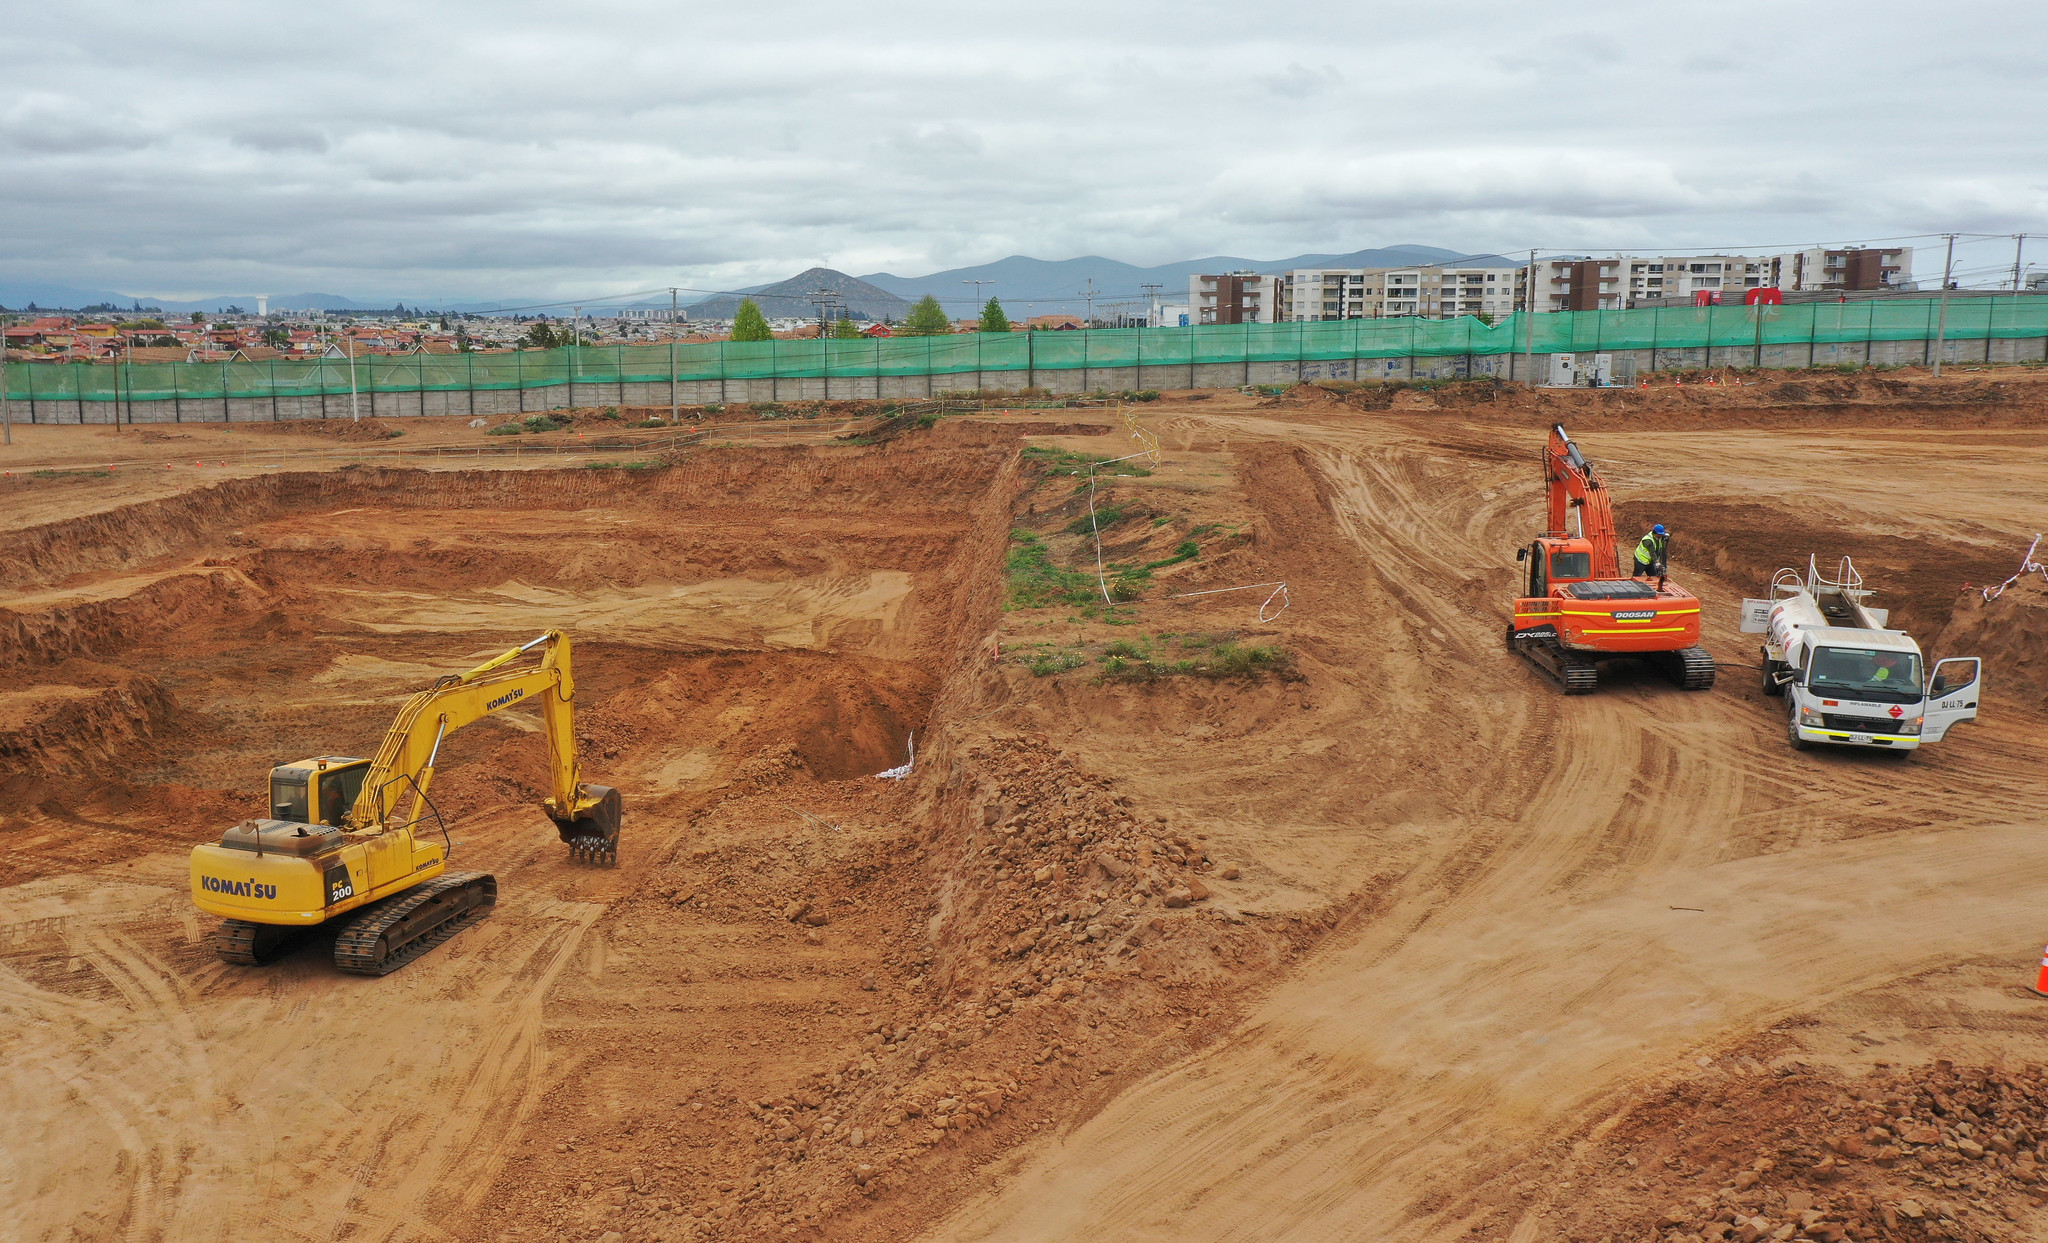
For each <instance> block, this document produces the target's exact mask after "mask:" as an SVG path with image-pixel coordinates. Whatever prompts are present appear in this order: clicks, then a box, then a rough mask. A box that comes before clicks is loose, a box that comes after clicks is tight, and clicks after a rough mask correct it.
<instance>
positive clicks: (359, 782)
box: [270, 755, 370, 828]
mask: <svg viewBox="0 0 2048 1243" xmlns="http://www.w3.org/2000/svg"><path fill="white" fill-rule="evenodd" d="M369 771H370V761H368V760H366V759H360V758H358V757H356V756H353V755H321V756H315V757H314V758H312V759H307V760H299V761H297V762H296V763H291V764H279V765H278V766H277V767H275V768H273V769H271V770H270V814H271V817H272V818H273V819H277V820H288V821H290V822H292V823H293V824H324V825H329V826H331V827H333V828H340V827H341V822H342V819H343V817H345V816H347V815H348V810H349V808H351V807H353V806H355V803H356V796H357V795H358V794H361V793H362V792H363V778H364V777H365V776H367V775H368V774H369Z"/></svg>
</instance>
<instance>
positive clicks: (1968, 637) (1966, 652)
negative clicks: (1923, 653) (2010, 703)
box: [1934, 574, 2048, 711]
mask: <svg viewBox="0 0 2048 1243" xmlns="http://www.w3.org/2000/svg"><path fill="white" fill-rule="evenodd" d="M1934 650H1935V651H1936V652H1937V653H1938V654H1940V655H1942V656H1981V657H1983V658H1984V677H1985V683H1986V685H1987V686H1989V687H1990V688H1991V689H1993V690H1995V691H1998V692H2000V693H2001V694H2010V695H2013V696H2016V697H2018V698H2019V699H2021V700H2022V701H2024V702H2026V703H2027V704H2029V705H2030V706H2032V707H2035V708H2040V709H2042V710H2044V711H2048V575H2040V574H2029V575H2026V576H2024V577H2022V578H2021V579H2020V580H2019V581H2018V582H2016V583H2014V584H2013V585H2012V586H2010V587H2007V588H2006V589H2005V590H2004V591H2003V592H2000V593H1999V594H1998V596H1997V597H1996V598H1994V599H1991V600H1986V599H1985V598H1984V594H1983V593H1982V592H1980V591H1965V592H1964V593H1963V594H1962V596H1961V598H1959V599H1958V600H1957V601H1956V607H1955V612H1954V613H1952V614H1951V615H1950V617H1949V623H1948V626H1947V627H1946V628H1945V629H1943V630H1942V632H1941V638H1940V639H1939V640H1938V641H1937V642H1936V643H1935V645H1934Z"/></svg>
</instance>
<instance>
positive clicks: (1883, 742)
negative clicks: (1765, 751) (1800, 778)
mask: <svg viewBox="0 0 2048 1243" xmlns="http://www.w3.org/2000/svg"><path fill="white" fill-rule="evenodd" d="M1870 594H1871V593H1870V591H1869V590H1868V589H1867V588H1865V587H1864V585H1863V576H1862V575H1860V574H1858V573H1857V572H1856V567H1855V566H1854V565H1852V564H1851V563H1850V561H1849V558H1847V557H1844V558H1842V562H1841V565H1840V567H1839V568H1838V569H1837V570H1836V572H1835V576H1834V577H1833V578H1829V577H1827V576H1826V575H1823V574H1822V573H1821V572H1820V568H1819V566H1818V565H1817V564H1816V562H1815V560H1814V558H1812V557H1808V558H1807V560H1806V573H1805V575H1804V576H1803V577H1802V576H1801V575H1800V573H1799V571H1798V570H1794V569H1784V570H1779V571H1778V572H1777V573H1776V574H1775V575H1773V576H1772V577H1771V597H1770V599H1768V600H1744V601H1743V602H1742V630H1743V632H1744V633H1746V634H1762V635H1764V636H1765V639H1764V644H1763V656H1764V659H1763V690H1764V694H1765V695H1767V696H1772V697H1776V696H1781V695H1782V696H1783V697H1784V698H1785V699H1786V701H1787V712H1786V721H1785V733H1786V736H1787V737H1788V738H1789V739H1790V740H1791V743H1792V749H1793V750H1795V751H1804V750H1806V749H1807V748H1808V747H1811V746H1813V745H1815V744H1816V743H1835V744H1839V745H1843V746H1852V747H1882V748H1886V749H1888V750H1892V751H1912V750H1916V749H1917V748H1919V747H1920V746H1921V745H1922V744H1924V743H1929V742H1940V741H1941V739H1942V736H1943V735H1945V734H1946V733H1948V730H1949V727H1950V726H1951V725H1954V724H1956V723H1957V722H1959V721H1974V720H1976V719H1977V700H1978V696H1979V692H1980V691H1982V689H1983V662H1981V661H1980V660H1978V659H1977V658H1976V657H1974V656H1951V657H1949V658H1947V659H1945V660H1942V661H1940V662H1939V663H1937V664H1936V665H1935V666H1934V668H1933V669H1932V670H1925V669H1923V663H1924V662H1923V661H1922V660H1921V657H1920V645H1919V644H1917V643H1915V642H1914V641H1913V636H1911V635H1909V634H1907V633H1906V632H1905V631H1903V630H1887V629H1886V628H1885V621H1886V620H1887V612H1886V610H1884V609H1878V608H1872V607H1870V606H1869V605H1867V604H1865V603H1864V601H1865V600H1866V599H1868V598H1869V596H1870ZM1923 673H1926V674H1927V675H1928V676H1927V677H1926V678H1925V680H1924V681H1923V679H1922V675H1923Z"/></svg>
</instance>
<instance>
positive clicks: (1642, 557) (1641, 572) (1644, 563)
mask: <svg viewBox="0 0 2048 1243" xmlns="http://www.w3.org/2000/svg"><path fill="white" fill-rule="evenodd" d="M1670 549H1671V536H1670V534H1669V533H1668V532H1666V531H1665V530H1664V524H1663V523H1661V522H1659V523H1657V524H1656V525H1654V526H1652V527H1651V528H1650V529H1649V531H1648V532H1647V533H1646V534H1644V536H1643V538H1642V539H1640V540H1638V541H1637V542H1636V577H1637V578H1650V577H1653V576H1655V575H1659V574H1662V573H1664V571H1665V566H1666V563H1667V559H1668V557H1669V554H1670Z"/></svg>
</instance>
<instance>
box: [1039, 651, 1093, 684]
mask: <svg viewBox="0 0 2048 1243" xmlns="http://www.w3.org/2000/svg"><path fill="white" fill-rule="evenodd" d="M1087 663H1088V658H1087V657H1086V656H1083V655H1082V654H1081V653H1080V652H1079V651H1077V650H1075V649H1073V648H1062V649H1061V650H1059V651H1056V652H1039V653H1036V654H1035V655H1033V656H1032V657H1031V658H1030V659H1029V660H1028V661H1026V662H1025V668H1027V669H1029V670H1031V676H1032V677H1034V678H1049V677H1052V676H1053V675H1054V674H1060V673H1066V672H1068V671H1069V670H1073V669H1079V668H1080V667H1081V666H1082V665H1085V664H1087Z"/></svg>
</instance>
